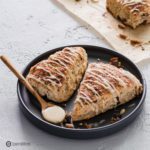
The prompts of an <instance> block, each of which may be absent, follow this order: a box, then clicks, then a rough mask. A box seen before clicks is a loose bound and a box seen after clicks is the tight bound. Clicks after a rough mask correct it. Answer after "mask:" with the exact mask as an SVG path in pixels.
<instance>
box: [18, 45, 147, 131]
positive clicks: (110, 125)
mask: <svg viewBox="0 0 150 150" xmlns="http://www.w3.org/2000/svg"><path fill="white" fill-rule="evenodd" d="M74 46H80V47H91V48H93V49H94V48H99V49H103V50H104V51H106V52H107V51H108V52H107V53H114V55H118V56H121V57H122V58H123V59H124V60H125V61H128V62H129V63H131V64H132V65H133V66H134V68H136V71H138V74H139V75H140V76H141V80H142V84H143V93H142V96H141V99H140V102H139V104H138V105H137V106H136V107H135V108H134V110H132V111H131V112H130V113H129V114H128V115H127V116H125V117H123V118H122V119H120V120H119V121H117V122H114V123H112V124H108V125H104V126H101V127H95V128H90V129H74V128H65V127H61V126H57V125H55V124H52V123H49V122H47V121H45V120H43V119H42V118H40V117H38V116H37V115H36V114H34V113H33V112H32V111H31V110H30V109H29V108H28V107H27V106H26V104H25V103H24V100H23V98H22V96H21V89H20V86H21V85H22V84H21V83H20V81H17V95H18V98H19V102H20V103H21V105H22V106H23V107H24V109H26V111H27V112H28V113H29V114H30V115H32V117H34V118H36V119H38V120H39V121H40V122H42V123H44V124H46V125H48V126H50V127H53V128H57V129H59V130H64V131H67V132H68V131H71V132H74V131H75V132H80V133H81V132H82V133H89V132H97V131H103V130H107V129H112V128H114V127H116V126H119V125H121V124H122V123H124V122H126V121H127V119H129V118H131V117H132V116H133V114H135V113H136V112H137V111H138V109H139V108H140V107H141V105H142V104H143V102H144V100H145V96H146V91H147V86H146V81H145V78H144V75H143V73H142V72H141V71H140V70H139V68H138V67H137V66H136V64H135V63H134V62H132V61H131V60H130V59H129V58H127V57H126V56H124V55H122V54H121V53H119V52H117V51H114V50H112V49H108V48H105V47H101V46H95V45H80V44H79V45H78V44H77V45H67V46H61V47H56V48H52V49H50V50H48V51H45V52H44V53H41V54H39V55H38V56H36V57H35V58H34V59H32V60H31V61H30V62H29V63H28V64H27V65H26V66H25V67H24V68H23V71H22V73H23V74H24V73H25V71H26V69H27V68H28V67H29V66H30V65H31V64H32V63H33V62H35V61H36V60H38V59H40V58H41V57H42V56H45V55H46V54H48V53H54V52H56V51H58V50H61V49H63V48H64V47H74ZM36 126H37V125H36Z"/></svg>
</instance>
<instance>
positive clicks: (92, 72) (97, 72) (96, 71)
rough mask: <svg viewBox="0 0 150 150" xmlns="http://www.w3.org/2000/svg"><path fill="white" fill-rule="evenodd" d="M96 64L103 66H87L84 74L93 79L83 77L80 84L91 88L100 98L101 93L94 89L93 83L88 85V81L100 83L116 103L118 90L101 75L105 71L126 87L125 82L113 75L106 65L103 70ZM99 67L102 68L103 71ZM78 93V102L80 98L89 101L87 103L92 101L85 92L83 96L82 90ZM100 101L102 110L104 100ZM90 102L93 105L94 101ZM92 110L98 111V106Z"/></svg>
mask: <svg viewBox="0 0 150 150" xmlns="http://www.w3.org/2000/svg"><path fill="white" fill-rule="evenodd" d="M98 65H99V66H100V65H101V66H103V64H95V66H94V67H91V68H90V67H89V68H88V70H87V72H86V75H85V76H87V75H88V76H89V77H92V78H93V79H94V80H92V79H84V81H83V83H82V85H83V86H85V87H86V88H87V89H88V90H91V91H92V92H93V94H94V96H96V97H97V99H100V98H101V95H100V94H99V93H98V92H97V91H96V90H95V88H94V85H91V86H90V85H89V82H91V83H96V84H97V85H100V86H102V87H104V88H105V89H106V90H108V91H109V92H110V93H111V95H112V97H113V99H114V104H115V105H117V97H119V96H120V94H119V92H118V90H117V89H116V88H115V86H114V85H113V84H112V83H111V82H110V81H109V80H108V79H107V78H105V77H103V76H102V75H103V74H105V73H107V76H110V77H111V78H114V79H115V80H117V81H118V83H119V84H120V85H121V86H123V87H124V88H125V87H126V83H125V82H124V81H123V80H122V79H121V78H119V77H116V76H114V74H112V73H111V72H110V71H109V69H110V68H108V67H106V68H107V70H104V68H103V67H98ZM106 66H107V65H106ZM101 69H103V71H102V70H101ZM105 75H106V74H105ZM79 95H80V97H79V99H78V102H80V103H81V102H82V100H81V98H83V99H86V100H87V101H89V103H91V102H92V99H91V98H90V97H88V98H87V97H86V96H85V94H84V96H83V92H82V93H81V92H80V93H79ZM102 103H103V108H102V109H103V110H104V107H105V106H104V100H103V101H102ZM91 104H92V105H94V103H91ZM91 104H89V105H90V106H91ZM81 106H83V104H81ZM92 107H93V106H92ZM103 110H102V111H103ZM94 111H95V112H96V113H98V112H99V108H98V107H95V110H94Z"/></svg>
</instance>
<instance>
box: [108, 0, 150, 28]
mask: <svg viewBox="0 0 150 150" xmlns="http://www.w3.org/2000/svg"><path fill="white" fill-rule="evenodd" d="M106 6H107V9H108V10H109V11H110V12H111V13H112V15H113V16H114V17H115V18H118V19H120V20H121V21H122V22H123V23H124V24H126V25H129V26H131V27H132V28H134V29H135V28H136V27H137V26H139V25H140V24H149V23H150V0H107V1H106Z"/></svg>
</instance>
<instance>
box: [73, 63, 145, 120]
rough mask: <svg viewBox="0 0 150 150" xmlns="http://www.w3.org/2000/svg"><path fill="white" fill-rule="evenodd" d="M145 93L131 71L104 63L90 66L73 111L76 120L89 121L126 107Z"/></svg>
mask: <svg viewBox="0 0 150 150" xmlns="http://www.w3.org/2000/svg"><path fill="white" fill-rule="evenodd" d="M141 92H142V84H141V83H140V81H139V80H138V79H137V78H136V77H135V76H134V75H133V74H131V73H130V72H128V71H126V70H123V69H119V68H117V67H115V66H113V65H110V64H105V63H102V62H99V63H91V64H89V66H88V68H87V71H86V73H85V76H84V79H83V81H82V82H81V85H80V88H79V90H78V94H77V97H76V100H75V103H74V106H73V110H72V114H71V115H72V119H73V121H80V120H85V119H90V118H92V117H94V116H96V115H99V114H101V113H104V112H106V111H107V110H110V109H113V108H115V107H117V106H118V105H121V104H124V103H126V102H128V101H130V100H132V99H133V98H135V97H136V96H137V95H139V94H141Z"/></svg>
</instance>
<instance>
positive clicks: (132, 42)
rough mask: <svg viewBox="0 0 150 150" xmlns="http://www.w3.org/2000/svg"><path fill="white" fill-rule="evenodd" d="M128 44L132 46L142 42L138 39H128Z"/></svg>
mask: <svg viewBox="0 0 150 150" xmlns="http://www.w3.org/2000/svg"><path fill="white" fill-rule="evenodd" d="M130 44H131V45H132V46H140V45H141V44H142V42H141V41H138V40H130Z"/></svg>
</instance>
